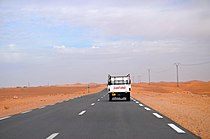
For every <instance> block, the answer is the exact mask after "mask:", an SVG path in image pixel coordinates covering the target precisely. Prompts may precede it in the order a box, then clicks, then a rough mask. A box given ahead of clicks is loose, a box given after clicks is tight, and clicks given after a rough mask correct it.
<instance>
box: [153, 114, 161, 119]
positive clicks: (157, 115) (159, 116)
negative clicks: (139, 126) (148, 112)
mask: <svg viewBox="0 0 210 139" xmlns="http://www.w3.org/2000/svg"><path fill="white" fill-rule="evenodd" d="M153 115H154V116H156V117H157V118H159V119H161V118H163V116H161V115H159V114H158V113H153Z"/></svg>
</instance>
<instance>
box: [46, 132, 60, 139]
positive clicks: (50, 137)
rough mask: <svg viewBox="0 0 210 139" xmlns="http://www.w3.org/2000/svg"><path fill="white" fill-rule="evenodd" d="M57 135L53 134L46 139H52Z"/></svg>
mask: <svg viewBox="0 0 210 139" xmlns="http://www.w3.org/2000/svg"><path fill="white" fill-rule="evenodd" d="M58 134H59V133H53V134H51V135H50V136H49V137H47V138H46V139H53V138H55V137H56V136H57V135H58Z"/></svg>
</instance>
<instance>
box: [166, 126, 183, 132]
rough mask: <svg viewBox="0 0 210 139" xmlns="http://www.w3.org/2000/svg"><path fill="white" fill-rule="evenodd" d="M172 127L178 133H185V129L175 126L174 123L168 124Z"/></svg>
mask: <svg viewBox="0 0 210 139" xmlns="http://www.w3.org/2000/svg"><path fill="white" fill-rule="evenodd" d="M168 125H169V126H170V127H171V128H173V129H174V130H175V131H176V132H177V133H185V132H184V131H183V130H181V129H180V128H178V127H177V126H175V125H174V124H168Z"/></svg>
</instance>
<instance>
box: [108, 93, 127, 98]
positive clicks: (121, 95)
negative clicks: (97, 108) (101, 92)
mask: <svg viewBox="0 0 210 139" xmlns="http://www.w3.org/2000/svg"><path fill="white" fill-rule="evenodd" d="M109 95H111V96H112V97H120V98H122V97H127V96H128V95H130V92H127V93H125V92H110V93H109Z"/></svg>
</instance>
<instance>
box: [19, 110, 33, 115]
mask: <svg viewBox="0 0 210 139" xmlns="http://www.w3.org/2000/svg"><path fill="white" fill-rule="evenodd" d="M31 111H32V110H29V111H24V112H21V113H22V114H24V113H28V112H31Z"/></svg>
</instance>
